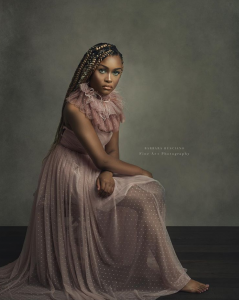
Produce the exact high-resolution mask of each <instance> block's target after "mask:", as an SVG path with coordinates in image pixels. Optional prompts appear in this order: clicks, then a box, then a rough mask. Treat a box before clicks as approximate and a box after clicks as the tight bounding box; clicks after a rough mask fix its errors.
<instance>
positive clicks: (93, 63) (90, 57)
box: [42, 43, 124, 163]
mask: <svg viewBox="0 0 239 300" xmlns="http://www.w3.org/2000/svg"><path fill="white" fill-rule="evenodd" d="M110 55H112V56H114V55H119V56H120V58H121V60H122V65H123V64H124V61H123V56H122V54H121V53H120V52H119V51H118V49H117V48H116V46H115V45H113V44H109V43H98V44H96V45H94V46H93V47H91V48H90V49H89V50H88V51H87V52H86V53H85V54H84V56H83V58H82V60H81V61H80V63H79V65H78V67H77V68H76V71H75V73H74V75H73V77H72V80H71V83H70V85H69V88H68V90H67V93H66V96H65V99H64V102H63V106H62V111H61V120H60V123H59V125H58V128H57V131H56V134H55V139H54V142H53V144H52V145H51V148H50V150H49V152H48V154H47V156H46V157H45V158H44V159H43V161H42V163H43V162H44V160H45V159H46V158H47V157H48V156H49V155H50V153H51V152H52V151H53V150H54V149H55V147H56V146H57V144H58V143H59V142H60V139H61V133H62V129H63V126H64V122H63V110H64V107H65V105H66V103H67V102H66V98H67V97H68V96H69V95H70V94H71V93H72V92H74V91H75V90H76V89H77V88H78V86H79V84H81V83H84V82H87V81H88V80H89V79H90V77H91V75H92V74H93V73H94V71H95V69H96V68H97V67H98V65H99V64H100V63H101V61H102V60H103V59H105V58H106V57H107V56H110ZM122 72H123V66H122Z"/></svg>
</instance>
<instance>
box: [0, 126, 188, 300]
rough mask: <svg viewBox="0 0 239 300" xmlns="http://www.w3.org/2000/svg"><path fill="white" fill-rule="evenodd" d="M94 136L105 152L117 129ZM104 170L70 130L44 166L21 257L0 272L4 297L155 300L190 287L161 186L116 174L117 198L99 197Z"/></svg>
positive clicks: (25, 299) (146, 179)
mask: <svg viewBox="0 0 239 300" xmlns="http://www.w3.org/2000/svg"><path fill="white" fill-rule="evenodd" d="M96 132H97V134H98V136H99V139H100V141H101V143H102V145H103V147H105V145H106V144H107V143H108V141H109V140H110V138H111V136H112V132H110V133H107V132H104V131H100V130H99V129H97V128H96ZM99 173H100V170H99V169H98V168H96V166H95V165H94V164H93V161H92V160H91V158H90V156H89V155H88V154H87V153H86V152H85V151H84V148H83V147H82V145H81V144H80V142H79V140H78V139H77V137H76V136H75V134H74V132H73V131H71V130H70V129H68V128H67V127H64V132H63V134H62V137H61V142H60V144H58V145H57V147H56V148H55V150H54V151H53V152H52V153H51V154H50V156H49V157H48V158H47V160H46V161H45V162H44V164H43V165H42V169H41V173H40V177H39V181H38V186H37V189H36V191H35V193H34V202H33V206H32V211H31V217H30V222H29V226H28V229H27V234H26V238H25V241H24V245H23V248H22V252H21V254H20V256H19V258H18V259H16V260H15V261H13V262H12V263H10V264H8V265H6V266H4V267H1V268H0V299H1V300H9V299H14V300H38V299H39V300H50V299H57V300H72V299H73V300H83V299H84V300H93V299H95V300H103V299H109V300H110V299H111V300H113V299H119V300H121V299H122V300H123V299H124V300H129V299H133V300H136V299H147V300H151V299H157V298H158V297H160V296H164V295H169V294H172V293H176V292H177V291H179V290H180V289H181V288H182V287H183V286H184V285H186V284H187V283H188V281H189V280H190V277H189V276H188V275H187V273H186V272H187V269H185V268H183V267H182V265H181V263H180V261H179V260H178V258H177V256H176V253H175V251H174V249H173V246H172V243H171V240H170V237H169V235H168V233H167V229H166V226H165V213H166V207H165V190H164V187H163V186H162V185H161V184H160V182H159V181H157V180H155V179H153V178H149V177H147V176H143V175H136V176H123V175H120V174H117V173H114V177H113V178H114V180H115V189H114V192H113V194H111V195H110V196H109V197H107V198H101V197H99V196H98V193H97V190H96V179H97V177H98V175H99Z"/></svg>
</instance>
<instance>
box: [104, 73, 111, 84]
mask: <svg viewBox="0 0 239 300" xmlns="http://www.w3.org/2000/svg"><path fill="white" fill-rule="evenodd" d="M105 81H106V82H112V80H111V75H110V72H109V73H107V75H106V77H105Z"/></svg>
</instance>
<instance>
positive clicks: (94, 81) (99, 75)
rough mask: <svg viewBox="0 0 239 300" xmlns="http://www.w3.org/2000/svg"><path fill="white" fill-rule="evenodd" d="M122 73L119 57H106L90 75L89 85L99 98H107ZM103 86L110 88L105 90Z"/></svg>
mask: <svg viewBox="0 0 239 300" xmlns="http://www.w3.org/2000/svg"><path fill="white" fill-rule="evenodd" d="M122 71H123V65H122V61H121V58H120V56H119V55H114V56H107V57H106V58H105V59H103V60H102V61H101V63H100V64H99V65H98V67H97V68H96V69H95V71H94V73H93V74H92V75H91V77H90V80H89V85H90V87H92V88H93V89H94V90H95V91H97V92H98V93H99V94H100V95H101V96H107V95H108V94H110V93H111V92H112V91H113V90H114V89H115V88H116V86H117V84H118V82H119V80H120V77H121V72H122ZM104 86H110V88H109V89H106V88H104Z"/></svg>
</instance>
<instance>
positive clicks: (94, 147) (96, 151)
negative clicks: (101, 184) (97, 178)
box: [65, 103, 145, 175]
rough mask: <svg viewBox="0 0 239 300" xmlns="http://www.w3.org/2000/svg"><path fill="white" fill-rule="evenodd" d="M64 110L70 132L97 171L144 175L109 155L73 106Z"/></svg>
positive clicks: (134, 167)
mask: <svg viewBox="0 0 239 300" xmlns="http://www.w3.org/2000/svg"><path fill="white" fill-rule="evenodd" d="M65 109H66V118H67V120H68V122H69V123H70V126H71V128H72V130H73V131H74V133H75V135H76V136H77V138H78V139H79V141H80V142H81V144H82V145H83V147H84V148H85V150H86V152H87V153H88V154H89V156H90V157H91V159H92V161H93V162H94V164H95V165H96V167H97V168H98V169H100V170H107V171H110V172H112V173H118V174H123V175H144V174H145V170H143V169H141V168H140V167H138V166H135V165H133V164H129V163H126V162H124V161H121V160H120V159H118V158H116V157H114V156H112V155H109V154H108V153H107V152H106V151H105V149H104V148H103V146H102V144H101V142H100V140H99V137H98V135H97V134H96V132H95V129H94V128H93V125H92V124H91V121H90V120H89V119H88V118H87V117H86V116H85V114H84V113H83V112H81V111H80V110H79V109H78V108H77V107H76V106H75V105H73V104H71V103H67V104H66V106H65Z"/></svg>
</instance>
